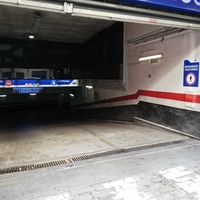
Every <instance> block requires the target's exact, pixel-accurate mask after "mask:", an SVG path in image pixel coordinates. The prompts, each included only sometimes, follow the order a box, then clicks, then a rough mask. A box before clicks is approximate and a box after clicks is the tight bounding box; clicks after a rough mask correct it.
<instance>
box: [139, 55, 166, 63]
mask: <svg viewBox="0 0 200 200" xmlns="http://www.w3.org/2000/svg"><path fill="white" fill-rule="evenodd" d="M162 57H163V54H157V55H152V56H145V57H141V58H139V61H145V60H155V59H159V58H162Z"/></svg>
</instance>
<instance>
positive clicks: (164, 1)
mask: <svg viewBox="0 0 200 200" xmlns="http://www.w3.org/2000/svg"><path fill="white" fill-rule="evenodd" d="M121 1H124V2H125V1H126V2H132V3H138V4H146V5H150V6H156V7H163V8H168V9H173V10H182V11H186V12H194V13H200V0H121Z"/></svg>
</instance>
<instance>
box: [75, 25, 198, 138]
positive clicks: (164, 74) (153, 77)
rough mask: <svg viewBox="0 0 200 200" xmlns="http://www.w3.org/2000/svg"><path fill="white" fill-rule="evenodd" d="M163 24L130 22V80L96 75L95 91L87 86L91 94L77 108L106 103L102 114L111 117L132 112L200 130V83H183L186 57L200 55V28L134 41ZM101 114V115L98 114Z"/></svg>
mask: <svg viewBox="0 0 200 200" xmlns="http://www.w3.org/2000/svg"><path fill="white" fill-rule="evenodd" d="M160 28H162V27H158V26H150V25H138V24H130V23H126V24H125V28H124V60H125V62H124V68H125V71H124V72H125V73H126V74H127V76H126V74H125V75H124V78H126V80H125V79H124V81H122V83H121V85H122V86H123V87H119V89H117V88H116V87H115V88H112V84H110V88H109V87H107V88H103V87H98V84H96V82H95V81H92V80H90V81H88V83H86V84H90V85H93V86H94V87H93V92H91V91H87V90H86V93H89V95H86V100H85V102H81V103H83V104H82V105H81V106H80V105H79V106H75V107H74V108H76V109H83V108H84V109H91V108H98V109H99V108H101V109H102V108H103V113H102V112H100V110H98V112H97V113H99V117H100V118H102V115H104V116H109V117H108V118H109V119H112V118H113V119H116V118H118V119H122V120H130V119H131V118H132V116H140V117H142V118H144V119H148V120H151V121H154V122H157V123H160V124H163V125H166V126H169V127H173V128H176V129H177V130H181V131H183V132H190V133H192V134H198V135H199V136H200V132H199V131H198V123H197V121H196V119H198V118H199V117H200V114H199V112H200V102H199V98H200V94H199V93H200V90H199V87H184V86H183V79H184V78H183V71H184V68H183V67H184V60H190V61H194V60H200V34H199V32H198V31H190V30H188V31H185V32H184V33H179V34H175V35H170V36H168V37H165V38H159V39H157V40H152V41H148V43H142V44H139V45H135V44H134V43H129V41H130V40H134V39H136V38H138V37H141V36H144V35H145V34H147V33H149V32H153V31H155V30H158V29H160ZM160 53H162V54H163V58H161V59H159V60H158V61H157V62H156V63H148V62H144V63H141V62H139V61H138V59H139V58H140V57H143V56H148V55H153V54H160ZM111 83H112V82H111ZM92 95H93V96H92ZM95 96H98V100H97V99H96V98H95ZM87 97H88V98H87ZM139 102H143V103H139ZM117 106H120V107H118V108H117V109H119V110H121V109H122V108H123V109H122V110H123V112H118V111H117V114H116V107H117ZM130 106H131V109H130ZM106 108H107V109H106ZM126 109H128V110H127V111H125V110H126ZM122 110H121V111H122ZM147 111H148V112H147ZM79 112H80V111H79ZM87 113H88V112H87ZM93 113H94V112H93ZM95 113H96V112H95ZM114 113H115V114H114ZM93 115H94V114H93ZM116 115H118V117H116ZM125 115H126V116H125ZM111 116H112V117H111ZM95 117H96V118H98V114H95ZM190 117H192V118H190ZM104 118H105V117H104ZM171 119H173V120H171Z"/></svg>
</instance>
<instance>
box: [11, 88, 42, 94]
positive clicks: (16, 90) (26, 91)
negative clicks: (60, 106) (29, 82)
mask: <svg viewBox="0 0 200 200" xmlns="http://www.w3.org/2000/svg"><path fill="white" fill-rule="evenodd" d="M42 90H43V88H42V87H15V88H13V93H15V94H30V93H41V92H42Z"/></svg>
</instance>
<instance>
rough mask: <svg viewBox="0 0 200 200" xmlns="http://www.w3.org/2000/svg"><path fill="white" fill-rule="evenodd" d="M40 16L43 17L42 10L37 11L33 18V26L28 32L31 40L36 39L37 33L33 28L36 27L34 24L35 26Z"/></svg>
mask: <svg viewBox="0 0 200 200" xmlns="http://www.w3.org/2000/svg"><path fill="white" fill-rule="evenodd" d="M40 18H42V15H41V13H40V12H36V13H35V18H34V20H33V24H32V27H31V31H30V33H29V34H28V38H29V39H31V40H33V39H35V33H34V32H33V29H34V26H35V23H36V21H37V19H40Z"/></svg>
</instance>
